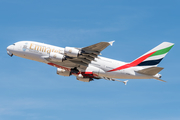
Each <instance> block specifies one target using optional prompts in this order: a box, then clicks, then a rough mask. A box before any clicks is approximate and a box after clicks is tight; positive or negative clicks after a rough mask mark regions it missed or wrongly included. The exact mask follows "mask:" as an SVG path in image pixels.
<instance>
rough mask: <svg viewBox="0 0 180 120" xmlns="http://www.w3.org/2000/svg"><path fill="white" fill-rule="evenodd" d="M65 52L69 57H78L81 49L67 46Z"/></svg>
mask: <svg viewBox="0 0 180 120" xmlns="http://www.w3.org/2000/svg"><path fill="white" fill-rule="evenodd" d="M64 54H65V55H67V56H69V57H78V55H79V54H80V50H78V49H76V48H73V47H65V48H64Z"/></svg>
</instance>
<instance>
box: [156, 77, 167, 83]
mask: <svg viewBox="0 0 180 120" xmlns="http://www.w3.org/2000/svg"><path fill="white" fill-rule="evenodd" d="M155 79H156V80H159V81H162V82H166V81H164V80H162V79H160V78H155Z"/></svg>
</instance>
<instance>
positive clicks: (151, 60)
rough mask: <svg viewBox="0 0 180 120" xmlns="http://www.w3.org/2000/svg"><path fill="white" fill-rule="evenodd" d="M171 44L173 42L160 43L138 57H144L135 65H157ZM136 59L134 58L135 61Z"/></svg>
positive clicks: (172, 44)
mask: <svg viewBox="0 0 180 120" xmlns="http://www.w3.org/2000/svg"><path fill="white" fill-rule="evenodd" d="M173 46H174V43H170V42H163V43H161V44H160V45H158V46H157V47H155V48H153V49H152V50H150V51H149V52H147V53H145V54H144V55H142V56H141V57H139V58H138V59H141V58H144V59H142V61H141V62H140V63H139V64H138V65H137V66H157V65H158V64H159V63H160V62H161V60H162V59H163V58H164V57H165V56H166V54H167V53H168V52H169V50H170V49H171V48H172V47H173ZM138 59H136V60H135V61H137V60H138Z"/></svg>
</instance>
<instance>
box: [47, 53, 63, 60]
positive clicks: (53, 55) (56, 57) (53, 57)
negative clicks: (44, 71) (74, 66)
mask: <svg viewBox="0 0 180 120" xmlns="http://www.w3.org/2000/svg"><path fill="white" fill-rule="evenodd" d="M49 58H50V59H51V60H52V61H55V62H63V60H64V59H65V57H64V55H62V54H59V53H53V52H51V53H50V54H49Z"/></svg>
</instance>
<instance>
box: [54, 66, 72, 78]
mask: <svg viewBox="0 0 180 120" xmlns="http://www.w3.org/2000/svg"><path fill="white" fill-rule="evenodd" d="M57 74H58V75H62V76H70V75H71V73H70V71H67V70H64V69H61V68H57Z"/></svg>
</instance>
